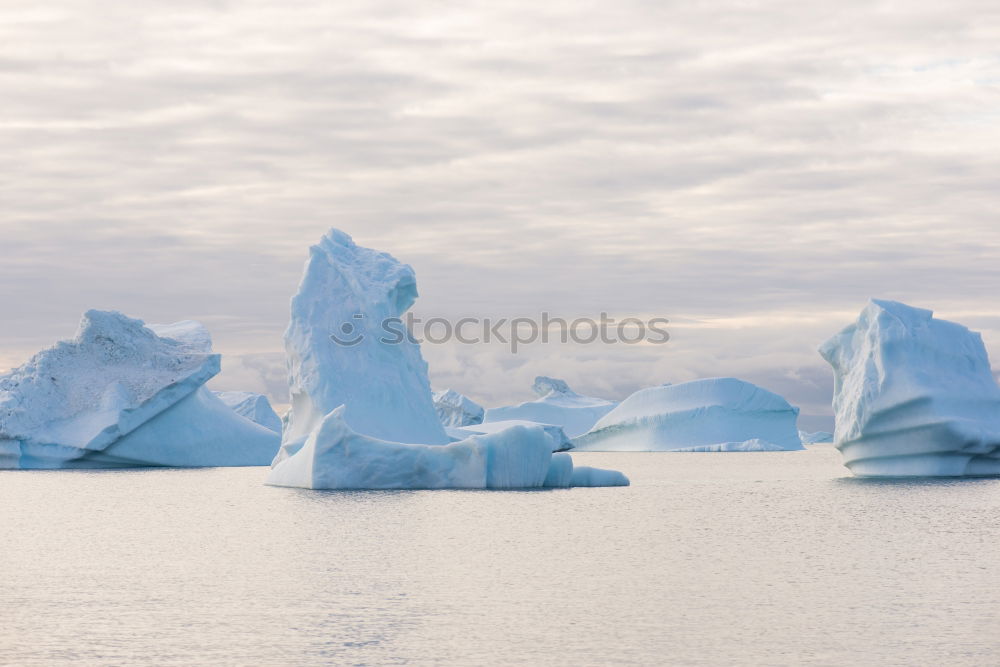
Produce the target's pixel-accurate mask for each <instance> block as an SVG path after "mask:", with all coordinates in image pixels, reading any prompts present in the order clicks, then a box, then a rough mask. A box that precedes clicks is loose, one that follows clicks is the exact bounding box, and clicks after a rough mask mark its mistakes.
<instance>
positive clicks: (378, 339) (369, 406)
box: [284, 229, 449, 444]
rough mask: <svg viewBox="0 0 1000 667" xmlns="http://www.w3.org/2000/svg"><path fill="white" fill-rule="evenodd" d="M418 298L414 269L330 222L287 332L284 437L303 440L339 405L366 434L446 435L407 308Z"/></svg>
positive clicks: (430, 439)
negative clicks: (287, 402) (409, 326)
mask: <svg viewBox="0 0 1000 667" xmlns="http://www.w3.org/2000/svg"><path fill="white" fill-rule="evenodd" d="M416 298H417V280H416V277H415V276H414V273H413V269H411V268H410V267H409V266H408V265H406V264H401V263H400V262H398V261H397V260H396V259H394V258H393V257H392V256H390V255H388V254H386V253H383V252H378V251H375V250H370V249H368V248H362V247H360V246H358V245H355V243H354V241H353V240H351V237H350V236H348V235H347V234H345V233H343V232H340V231H338V230H336V229H332V230H330V231H329V232H328V233H327V234H326V235H325V236H324V237H323V239H322V240H321V241H320V242H319V243H318V244H317V245H314V246H312V247H311V248H310V250H309V260H308V261H307V262H306V266H305V271H304V273H303V276H302V282H301V283H300V284H299V291H298V293H297V294H296V295H295V297H294V298H293V299H292V314H291V322H290V323H289V325H288V329H287V331H286V332H285V351H286V354H287V355H288V368H289V385H290V386H289V390H290V394H291V401H292V407H291V411H290V412H289V414H288V421H287V425H286V428H285V433H284V443H286V444H287V443H302V442H304V441H305V439H306V438H307V437H308V436H309V435H310V434H311V433H312V432H313V431H314V430H316V429H317V428H319V426H320V424H321V423H322V422H323V419H324V418H325V417H326V416H327V415H328V414H330V413H331V412H333V410H335V409H336V408H338V407H339V406H341V405H346V406H347V407H348V409H349V410H350V415H351V425H352V426H353V427H354V428H355V429H357V431H358V432H359V433H364V434H365V435H370V436H372V437H373V438H381V439H384V440H390V441H395V442H414V443H426V444H444V443H446V442H448V440H449V439H448V436H447V435H446V434H445V432H444V427H443V426H442V425H441V422H440V421H439V420H438V417H437V413H436V412H435V410H434V402H433V399H432V397H431V387H430V381H429V380H428V379H427V364H426V363H425V362H424V360H423V357H421V355H420V347H419V345H417V344H416V342H414V341H412V340H411V339H410V337H409V336H408V335H406V329H405V326H404V323H403V322H402V320H400V317H401V316H402V315H403V314H404V313H406V311H407V310H408V309H409V308H410V306H412V305H413V302H414V300H416Z"/></svg>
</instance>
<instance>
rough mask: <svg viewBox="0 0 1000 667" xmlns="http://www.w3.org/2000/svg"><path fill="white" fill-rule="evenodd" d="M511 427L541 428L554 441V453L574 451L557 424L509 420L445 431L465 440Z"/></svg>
mask: <svg viewBox="0 0 1000 667" xmlns="http://www.w3.org/2000/svg"><path fill="white" fill-rule="evenodd" d="M511 426H540V427H541V428H542V429H543V430H544V431H545V432H546V433H548V434H549V437H550V438H551V439H552V451H553V452H565V451H567V450H570V449H573V442H572V441H571V440H570V439H569V437H567V436H566V432H565V431H563V430H562V427H560V426H556V425H555V424H539V423H538V422H530V421H527V420H525V419H508V420H506V421H502V422H487V423H484V424H473V425H470V426H462V427H452V428H448V429H445V430H446V431H447V432H448V435H449V436H451V437H452V438H453V439H456V440H464V439H465V438H468V437H469V436H470V435H485V434H489V433H498V432H500V431H502V430H504V429H507V428H510V427H511Z"/></svg>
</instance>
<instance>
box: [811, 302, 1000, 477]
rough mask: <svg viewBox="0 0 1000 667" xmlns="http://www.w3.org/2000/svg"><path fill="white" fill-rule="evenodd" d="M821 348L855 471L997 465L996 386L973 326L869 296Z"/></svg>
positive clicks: (984, 469) (970, 469)
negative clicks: (849, 322)
mask: <svg viewBox="0 0 1000 667" xmlns="http://www.w3.org/2000/svg"><path fill="white" fill-rule="evenodd" d="M820 354H821V355H822V356H823V358H824V359H826V360H827V361H828V362H829V363H830V365H831V366H832V367H833V371H834V376H835V385H834V398H833V407H834V411H835V412H836V420H837V423H836V429H835V430H836V443H835V444H836V447H837V449H839V450H840V451H841V453H842V454H843V456H844V465H846V466H847V467H848V468H849V469H850V470H851V472H853V473H854V474H855V475H859V476H870V477H912V476H963V475H1000V387H998V385H997V382H996V380H995V379H994V377H993V374H992V372H991V370H990V362H989V358H988V356H987V354H986V348H985V346H984V345H983V341H982V338H981V337H980V335H979V334H978V333H975V332H972V331H969V330H968V329H967V328H965V327H963V326H962V325H960V324H956V323H954V322H948V321H945V320H939V319H936V318H934V316H933V312H931V311H930V310H924V309H922V308H913V307H911V306H907V305H905V304H902V303H897V302H894V301H880V300H872V301H870V302H869V303H868V305H867V306H865V308H864V310H862V311H861V315H860V316H859V317H858V320H857V322H855V323H854V324H852V325H850V326H848V327H847V328H846V329H844V330H843V331H841V332H840V333H838V334H837V335H835V336H833V337H832V338H831V339H830V340H828V341H827V342H826V343H824V344H823V345H822V346H821V347H820Z"/></svg>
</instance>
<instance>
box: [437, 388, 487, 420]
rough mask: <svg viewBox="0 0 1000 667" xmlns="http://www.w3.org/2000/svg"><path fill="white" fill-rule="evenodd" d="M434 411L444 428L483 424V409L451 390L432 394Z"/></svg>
mask: <svg viewBox="0 0 1000 667" xmlns="http://www.w3.org/2000/svg"><path fill="white" fill-rule="evenodd" d="M434 409H435V411H437V416H438V419H439V420H441V424H442V425H443V426H445V427H446V428H447V427H460V426H471V425H473V424H482V423H483V414H484V410H483V407H482V406H481V405H479V404H478V403H476V402H474V401H472V400H470V399H469V398H468V397H466V396H463V395H462V394H460V393H458V392H457V391H452V390H451V389H446V390H444V391H438V392H435V393H434Z"/></svg>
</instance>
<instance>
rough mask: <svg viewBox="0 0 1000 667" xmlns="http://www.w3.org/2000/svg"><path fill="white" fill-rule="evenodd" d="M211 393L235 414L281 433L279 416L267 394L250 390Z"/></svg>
mask: <svg viewBox="0 0 1000 667" xmlns="http://www.w3.org/2000/svg"><path fill="white" fill-rule="evenodd" d="M213 393H214V394H215V395H216V396H218V397H219V400H220V401H222V402H223V403H225V404H226V405H228V406H229V408H230V409H231V410H233V411H234V412H235V413H236V414H238V415H240V416H241V417H245V418H247V419H249V420H250V421H252V422H253V423H254V424H260V425H261V426H263V427H264V428H266V429H270V430H272V431H274V432H275V433H277V434H278V435H281V417H279V416H278V413H276V412H275V411H274V408H272V407H271V402H270V401H269V400H267V396H264V395H263V394H255V393H253V392H250V391H216V392H213Z"/></svg>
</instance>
